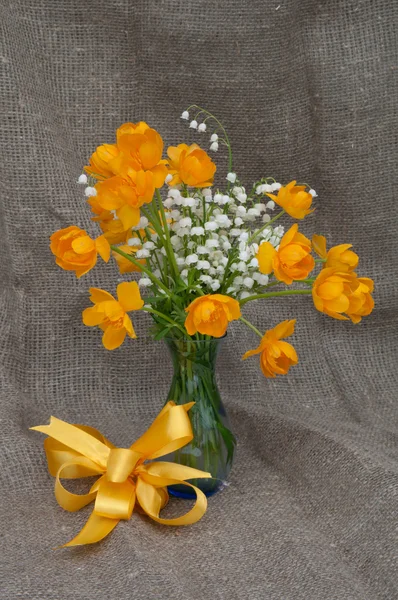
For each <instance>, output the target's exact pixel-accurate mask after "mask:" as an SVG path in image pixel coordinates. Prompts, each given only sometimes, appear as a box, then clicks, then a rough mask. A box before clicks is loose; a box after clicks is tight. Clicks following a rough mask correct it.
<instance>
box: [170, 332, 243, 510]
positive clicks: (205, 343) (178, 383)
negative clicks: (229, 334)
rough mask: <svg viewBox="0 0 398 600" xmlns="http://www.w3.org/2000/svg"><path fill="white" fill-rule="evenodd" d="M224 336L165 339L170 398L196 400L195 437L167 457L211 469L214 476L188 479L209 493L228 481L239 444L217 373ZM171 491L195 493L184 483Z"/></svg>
mask: <svg viewBox="0 0 398 600" xmlns="http://www.w3.org/2000/svg"><path fill="white" fill-rule="evenodd" d="M224 339H225V338H221V339H214V338H212V339H209V340H197V341H196V340H173V339H167V338H166V339H165V342H166V344H167V346H168V349H169V352H170V354H171V358H172V362H173V370H174V372H173V379H172V382H171V387H170V391H169V394H168V397H167V400H168V401H169V400H174V402H175V403H176V404H186V403H187V402H195V405H194V406H193V407H192V408H191V409H190V410H189V412H188V416H189V418H190V421H191V425H192V430H193V434H194V439H193V440H192V442H191V443H190V444H188V445H187V446H184V448H181V449H180V450H177V451H176V452H173V453H172V454H170V455H168V457H167V459H164V460H170V461H172V462H176V463H178V464H181V465H185V466H188V467H193V468H195V469H200V470H202V471H206V472H209V473H211V474H212V478H211V479H195V480H190V481H189V482H190V483H192V484H193V485H195V486H196V487H198V488H200V489H201V490H202V491H203V492H204V493H205V494H206V496H211V495H212V494H214V493H215V492H217V491H218V490H220V489H221V488H222V487H223V486H224V485H225V482H226V480H227V477H228V474H229V472H230V470H231V466H232V460H233V456H234V450H235V444H236V441H235V437H234V435H233V434H232V432H231V430H230V425H229V420H228V417H227V414H226V412H225V408H224V405H223V403H222V401H221V397H220V392H219V390H218V387H217V381H216V375H215V367H216V359H217V355H218V352H219V350H220V347H221V345H222V343H223V341H224ZM169 491H170V492H171V494H173V495H175V496H180V497H185V498H192V497H195V494H194V493H190V491H189V488H188V487H187V486H183V485H181V486H178V485H177V486H171V487H170V488H169Z"/></svg>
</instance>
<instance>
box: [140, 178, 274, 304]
mask: <svg viewBox="0 0 398 600" xmlns="http://www.w3.org/2000/svg"><path fill="white" fill-rule="evenodd" d="M227 179H228V181H229V182H230V183H233V182H236V181H237V177H236V174H235V173H228V176H227ZM163 205H164V208H165V209H166V216H167V219H168V220H170V223H169V230H170V241H171V245H172V247H173V250H174V254H175V257H176V263H177V266H178V269H179V271H180V275H181V278H182V280H183V281H184V282H185V284H186V285H189V286H193V287H197V288H200V289H201V290H202V291H203V292H204V293H210V294H211V293H214V292H217V291H218V290H220V289H221V290H222V291H223V293H227V294H229V295H231V296H234V297H237V298H244V297H246V296H249V295H251V294H253V293H256V292H257V291H259V290H261V289H262V288H263V286H265V285H267V283H268V276H267V275H262V274H261V273H260V272H259V270H258V261H257V259H256V254H257V252H258V248H259V244H261V243H262V242H263V241H269V242H270V243H271V244H272V245H273V246H274V247H275V248H277V247H278V245H279V242H280V239H281V237H282V235H283V232H284V230H283V227H281V226H278V227H275V228H273V227H272V226H269V227H265V228H264V229H263V230H262V231H261V233H260V234H259V236H258V237H256V238H253V237H252V236H253V231H255V230H256V229H260V228H263V227H264V224H265V223H267V222H268V221H269V220H270V215H269V214H268V213H267V210H269V209H270V210H272V209H273V208H274V203H273V202H272V203H270V202H268V203H266V204H265V203H261V202H255V200H253V199H252V198H249V197H248V194H247V193H246V190H245V188H244V187H242V186H240V185H236V186H234V187H232V189H230V190H229V191H228V192H225V193H222V192H220V191H215V192H214V193H213V192H212V190H211V189H203V190H200V191H195V192H194V193H193V195H187V192H185V190H180V189H178V188H170V189H169V192H168V197H167V198H166V200H164V202H163ZM146 225H148V222H147V221H146V219H145V217H142V218H141V221H140V223H139V224H138V225H137V227H136V229H142V228H143V227H145V226H146ZM133 240H135V238H133ZM133 240H129V243H130V245H132V244H137V245H138V243H137V242H136V241H134V242H133ZM165 256H166V249H165V248H164V247H162V245H161V244H160V243H158V242H157V240H155V242H154V237H153V236H152V240H151V242H146V243H145V244H144V245H143V247H142V249H140V250H138V251H137V252H136V257H137V258H147V259H148V260H149V262H150V264H151V266H152V268H153V272H154V274H155V275H156V276H157V277H159V276H161V272H160V270H158V269H156V265H157V264H162V261H163V259H164V257H165ZM150 284H151V282H150V280H149V279H148V278H147V277H145V276H144V277H142V278H141V280H140V285H141V286H149V285H150Z"/></svg>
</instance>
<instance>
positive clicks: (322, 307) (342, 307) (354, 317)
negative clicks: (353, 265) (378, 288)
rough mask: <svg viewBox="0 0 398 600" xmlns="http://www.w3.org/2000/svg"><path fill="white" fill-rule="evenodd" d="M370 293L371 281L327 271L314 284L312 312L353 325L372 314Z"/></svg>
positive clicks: (331, 270)
mask: <svg viewBox="0 0 398 600" xmlns="http://www.w3.org/2000/svg"><path fill="white" fill-rule="evenodd" d="M372 291H373V281H372V280H371V279H368V278H366V277H357V274H356V273H348V272H346V273H344V272H343V273H342V272H339V271H338V270H337V269H334V268H326V269H323V270H322V271H321V272H320V273H319V275H318V277H317V278H316V280H315V281H314V285H313V288H312V298H313V300H314V304H315V308H317V309H318V310H319V311H320V312H324V313H325V314H327V315H329V316H330V317H333V318H334V319H339V320H340V321H347V320H348V319H351V321H352V322H353V323H359V321H360V320H361V319H362V317H364V316H367V315H369V314H370V313H371V312H372V310H373V307H374V301H373V298H372V296H371V292H372ZM344 315H347V316H344Z"/></svg>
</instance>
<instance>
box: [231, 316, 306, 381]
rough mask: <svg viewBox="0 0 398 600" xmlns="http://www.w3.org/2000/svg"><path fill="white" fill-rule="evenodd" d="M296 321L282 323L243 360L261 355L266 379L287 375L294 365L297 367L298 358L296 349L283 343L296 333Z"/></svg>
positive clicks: (266, 334) (244, 356)
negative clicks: (284, 339)
mask: <svg viewBox="0 0 398 600" xmlns="http://www.w3.org/2000/svg"><path fill="white" fill-rule="evenodd" d="M295 322H296V321H295V319H293V320H292V321H282V323H279V325H277V326H276V327H274V328H273V329H270V330H269V331H267V332H266V333H265V335H264V336H263V338H262V340H261V342H260V345H259V346H258V348H256V349H255V350H249V351H248V352H246V353H245V354H244V355H243V360H245V359H246V358H249V356H253V355H254V354H261V356H260V366H261V370H262V372H263V373H264V375H265V377H275V376H276V375H286V373H287V372H288V371H289V369H290V367H291V366H292V365H296V364H297V362H298V357H297V353H296V351H295V349H294V348H293V346H292V345H291V344H289V343H288V342H283V341H281V340H282V339H283V338H286V337H288V336H289V335H292V333H293V332H294V324H295Z"/></svg>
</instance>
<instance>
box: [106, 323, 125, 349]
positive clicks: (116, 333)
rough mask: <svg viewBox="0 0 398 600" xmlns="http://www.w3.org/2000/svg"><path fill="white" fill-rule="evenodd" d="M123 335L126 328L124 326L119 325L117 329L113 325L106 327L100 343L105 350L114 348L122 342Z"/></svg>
mask: <svg viewBox="0 0 398 600" xmlns="http://www.w3.org/2000/svg"><path fill="white" fill-rule="evenodd" d="M125 337H126V330H125V328H124V327H120V328H118V329H116V328H114V327H107V328H106V329H105V332H104V335H103V336H102V343H103V344H104V346H105V348H106V349H107V350H115V349H116V348H119V346H121V345H122V344H123V342H124V338H125Z"/></svg>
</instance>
